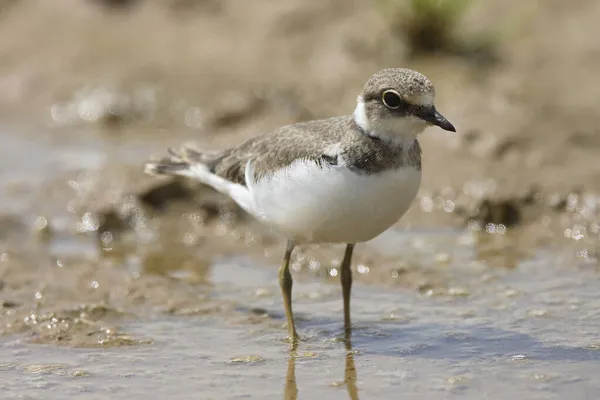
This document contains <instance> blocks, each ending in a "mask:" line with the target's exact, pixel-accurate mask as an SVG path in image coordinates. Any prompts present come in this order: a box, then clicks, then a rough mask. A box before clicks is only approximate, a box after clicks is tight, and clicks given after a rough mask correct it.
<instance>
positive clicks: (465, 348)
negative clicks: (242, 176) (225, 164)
mask: <svg viewBox="0 0 600 400" xmlns="http://www.w3.org/2000/svg"><path fill="white" fill-rule="evenodd" d="M599 20H600V2H598V1H594V0H573V1H568V2H567V1H563V0H544V1H541V0H531V1H527V2H521V1H516V0H502V1H500V0H372V1H368V0H320V1H317V0H312V1H305V0H279V1H274V0H254V1H240V0H196V1H194V0H163V1H157V0H87V1H84V0H78V1H75V0H60V1H53V2H50V1H43V0H1V1H0V138H1V142H0V304H1V305H2V308H1V309H0V311H1V314H0V315H1V316H0V332H1V333H2V334H3V336H2V339H0V340H3V342H4V344H5V346H4V347H3V348H4V350H1V351H0V358H2V360H4V361H5V362H6V363H5V364H2V363H0V369H2V370H3V371H6V376H7V377H12V378H13V379H12V380H9V379H8V378H7V380H6V381H0V388H2V389H4V390H5V392H6V393H9V397H6V398H12V397H10V396H11V395H14V396H15V398H16V396H22V395H23V394H24V393H25V394H28V395H30V396H32V397H27V398H39V397H35V396H40V395H42V394H44V393H46V392H45V390H46V389H47V388H48V387H49V386H52V387H54V388H55V393H56V394H55V396H57V397H56V398H64V395H68V394H76V393H81V392H86V393H90V394H92V395H98V396H100V397H98V398H106V397H104V396H110V397H109V398H120V397H119V396H127V397H129V398H131V396H134V397H135V396H136V395H139V396H142V395H144V394H145V393H154V394H155V395H157V393H162V394H163V395H169V396H171V398H173V396H175V398H178V397H176V395H180V396H181V398H189V395H190V393H198V392H199V391H201V390H205V389H206V388H207V387H208V386H207V385H208V384H209V383H210V382H212V386H210V385H209V386H210V387H211V388H212V389H211V392H208V393H210V395H211V396H213V397H214V398H238V397H235V396H238V395H240V396H241V394H242V393H253V394H255V395H256V396H257V397H261V398H271V397H270V396H273V397H281V396H280V393H282V390H283V387H284V383H285V379H286V374H287V376H288V377H289V374H290V369H289V365H288V364H286V363H287V362H288V359H287V353H285V352H283V349H284V348H285V346H284V345H283V342H282V338H283V337H284V336H285V328H283V324H284V322H285V318H284V316H283V308H282V304H281V299H280V295H279V288H278V286H277V279H276V270H277V265H278V263H279V260H280V257H281V253H282V251H283V241H282V239H281V238H279V237H278V236H276V235H275V234H273V233H271V232H268V231H267V230H266V229H265V228H263V227H261V226H259V225H258V224H257V223H255V222H254V221H253V220H252V219H251V218H250V217H248V216H247V215H245V214H244V213H243V212H242V211H241V210H240V209H238V208H237V207H236V206H235V204H233V203H232V202H231V201H229V200H228V199H226V198H224V197H223V196H220V195H218V194H216V193H215V192H214V191H212V190H210V189H208V188H206V187H202V186H200V185H197V184H195V183H193V182H187V181H179V180H171V179H166V178H165V179H157V178H152V177H148V176H145V175H143V173H142V166H143V163H144V161H146V160H147V159H148V158H150V157H152V156H154V155H161V154H163V153H164V151H165V149H166V148H167V147H168V146H176V145H178V144H180V143H181V142H190V141H191V142H194V143H196V144H197V145H198V146H201V147H206V148H214V149H221V148H225V147H227V146H232V145H235V144H237V143H239V142H240V141H242V140H245V139H247V138H250V137H252V136H254V135H258V134H261V133H264V132H266V131H269V130H272V129H274V128H276V127H279V126H281V125H285V124H290V123H294V122H299V121H304V120H308V119H316V118H322V117H329V116H333V115H342V114H350V113H351V112H352V111H353V109H354V106H355V101H356V96H357V95H358V93H359V92H360V90H361V89H362V86H363V84H364V82H365V81H366V79H367V78H368V77H369V76H370V75H371V74H372V73H374V72H375V71H377V70H379V69H381V68H385V67H407V68H412V69H416V70H418V71H420V72H422V73H423V74H425V75H426V76H428V77H429V78H430V79H431V80H432V81H433V82H434V84H435V87H436V104H437V107H438V109H439V110H440V111H441V112H442V113H443V114H444V115H445V116H446V117H447V118H448V119H449V120H450V121H451V122H452V123H453V124H454V125H455V126H456V128H457V130H458V132H457V133H455V134H447V133H445V132H441V131H440V130H436V129H430V130H427V131H426V132H425V133H424V134H423V135H422V138H421V143H422V146H423V150H424V167H423V173H424V177H423V184H422V188H421V191H420V193H419V195H418V198H417V200H416V201H415V203H414V205H413V207H412V208H411V210H410V211H409V213H408V214H407V215H406V217H405V218H404V219H403V220H402V221H400V223H399V224H398V226H397V227H394V228H393V229H392V230H391V231H390V232H387V233H386V234H384V235H382V237H380V238H378V239H376V240H374V241H373V242H371V243H367V244H364V245H361V246H359V249H358V251H357V252H356V263H355V266H354V270H355V271H356V273H355V276H356V278H355V282H357V284H358V286H357V288H355V289H354V291H355V292H354V293H353V302H354V303H353V304H354V305H353V313H355V317H354V318H355V321H356V332H355V346H359V347H360V348H361V349H360V351H361V352H362V353H360V352H359V353H358V354H359V355H358V356H356V360H355V362H356V364H357V365H356V368H357V370H358V382H359V388H362V389H361V390H362V391H363V392H366V393H368V394H366V396H367V397H371V398H372V397H377V396H379V398H390V397H387V396H388V395H389V396H391V393H396V392H395V391H396V390H397V387H395V386H394V385H395V384H402V385H404V386H403V388H404V389H405V390H406V392H405V393H406V395H407V398H411V397H410V394H411V393H412V394H414V395H415V396H417V395H419V396H421V397H420V398H423V397H422V396H423V395H425V396H427V395H430V396H434V395H439V393H449V394H451V395H453V394H457V393H458V394H460V395H461V396H465V397H467V398H482V397H481V395H482V393H484V392H485V393H486V395H487V396H488V398H495V397H494V395H496V393H502V394H503V396H504V397H502V398H506V396H508V395H511V394H514V395H524V396H525V397H527V398H533V397H531V396H532V395H533V393H538V392H543V393H546V394H547V395H548V397H544V398H554V397H552V396H558V397H557V398H562V397H561V396H563V395H565V394H566V393H568V394H569V395H570V396H571V397H573V396H574V398H588V397H586V396H588V395H592V394H594V393H598V392H597V391H596V390H600V389H599V388H600V381H599V379H600V378H598V377H597V376H596V375H597V374H594V373H593V370H594V368H595V369H596V370H597V366H598V361H600V354H599V353H598V352H597V349H598V348H599V347H600V341H598V338H597V326H598V324H600V315H599V314H598V312H597V310H598V309H599V308H600V307H599V306H600V296H599V295H598V284H597V283H596V281H597V278H598V271H599V270H598V261H597V256H598V249H599V246H598V240H599V238H600V219H599V218H598V217H599V214H600V209H599V207H600V197H599V193H600V162H598V158H597V157H598V150H599V149H600V132H599V129H600V128H599V127H600V113H599V110H600V35H598V34H597V33H598V28H597V25H598V21H599ZM341 255H342V251H341V248H339V246H337V247H336V246H312V247H302V248H301V249H300V250H299V251H298V252H297V254H296V255H295V257H294V260H293V268H294V276H295V279H296V282H297V284H296V285H295V287H294V291H295V292H294V293H295V303H294V304H295V307H297V310H299V311H298V312H299V314H298V315H299V318H300V323H299V330H300V332H304V334H305V335H307V337H308V343H307V344H306V345H305V346H307V347H306V348H305V352H304V353H302V354H303V355H302V356H301V357H300V358H299V359H301V360H302V362H303V363H304V364H303V366H302V368H301V367H300V366H298V367H296V373H297V374H298V375H299V378H298V380H299V382H298V384H299V386H301V385H300V380H302V379H301V377H304V384H305V386H304V387H303V388H302V387H300V389H299V393H300V398H302V396H301V395H302V394H304V395H305V396H307V397H305V398H311V396H312V398H315V396H325V395H327V396H330V397H331V396H333V397H335V396H340V398H343V397H344V396H345V392H344V391H343V390H340V389H337V387H338V386H341V387H343V386H344V385H343V383H344V379H342V381H341V382H342V383H339V382H338V383H339V384H331V382H332V381H335V382H337V381H339V378H340V377H341V376H342V375H343V370H344V368H343V360H344V358H343V356H342V353H343V348H342V347H343V346H339V344H336V342H335V341H334V340H332V338H336V337H339V336H340V335H341V333H342V328H341V322H342V314H341V296H340V290H339V286H338V278H337V270H336V267H337V266H338V265H339V262H340V258H341ZM355 296H356V299H357V300H355ZM296 302H297V303H298V305H297V306H296ZM355 305H356V307H355ZM301 335H302V333H301ZM209 339H210V340H211V342H210V343H211V346H202V344H206V343H207V340H209ZM40 344H46V345H48V346H40ZM64 346H66V347H64ZM67 348H68V349H73V348H76V349H78V350H77V351H74V350H65V349H67ZM95 348H103V349H104V350H105V352H103V353H98V352H97V350H94V349H95ZM119 349H125V350H119ZM99 354H102V356H99ZM361 357H362V358H361ZM527 359H529V360H530V361H529V362H528V363H527V362H525V363H519V361H522V360H527ZM290 360H291V359H290ZM361 360H362V361H361ZM507 360H508V361H507ZM536 360H537V361H536ZM564 360H569V361H570V362H569V363H567V364H568V366H566V365H565V364H564V363H563V362H562V361H564ZM4 361H2V362H4ZM507 362H509V363H510V362H512V364H511V366H507ZM478 363H479V364H478ZM482 363H483V364H482ZM515 363H516V364H515ZM256 364H258V365H259V366H257V367H256V369H252V368H255V367H254V365H256ZM475 364H476V365H479V367H473V365H475ZM286 365H288V369H286ZM481 365H485V368H484V370H481V367H480V366H481ZM594 365H595V366H594ZM332 369H334V370H336V369H339V374H338V375H339V376H337V375H335V374H333V375H331V376H329V375H330V372H331V370H332ZM209 371H210V372H209ZM286 371H287V372H286ZM3 374H5V372H3ZM11 374H12V375H11ZM231 374H233V375H235V376H237V378H236V379H238V381H239V382H242V383H241V384H239V385H238V386H235V387H233V386H231V381H230V379H231V378H230V377H231V376H232V375H231ZM236 374H237V375H236ZM257 374H262V375H261V376H262V377H263V379H264V382H263V383H264V384H260V385H257V384H256V382H255V381H254V380H253V379H254V378H255V377H256V376H257ZM302 374H304V375H302ZM159 375H160V376H161V377H162V380H157V379H155V378H156V377H157V376H159ZM498 376H503V377H504V379H506V381H502V380H498ZM125 378H126V379H128V382H129V383H128V384H127V385H126V386H124V384H123V382H122V380H123V379H125ZM309 378H310V379H309ZM3 380H4V379H3ZM345 381H346V383H347V381H348V379H346V380H345ZM507 382H510V385H509V386H507ZM174 386H176V387H177V390H175V389H174ZM498 387H500V388H502V391H500V392H496V391H495V390H494V388H498ZM274 394H275V395H274ZM577 396H582V397H577ZM43 397H44V398H51V397H47V395H44V396H43ZM594 397H595V396H594ZM19 398H23V397H19ZM589 398H592V397H589Z"/></svg>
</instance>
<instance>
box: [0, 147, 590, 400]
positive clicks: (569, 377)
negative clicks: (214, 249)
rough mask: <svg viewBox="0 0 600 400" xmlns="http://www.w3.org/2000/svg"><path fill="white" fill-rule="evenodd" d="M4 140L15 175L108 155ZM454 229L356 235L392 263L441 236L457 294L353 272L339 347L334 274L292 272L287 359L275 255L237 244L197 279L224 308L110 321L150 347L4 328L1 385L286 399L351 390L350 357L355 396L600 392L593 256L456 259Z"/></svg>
mask: <svg viewBox="0 0 600 400" xmlns="http://www.w3.org/2000/svg"><path fill="white" fill-rule="evenodd" d="M4 139H5V138H4V137H3V148H2V152H1V154H0V155H2V157H0V159H1V160H2V161H1V163H0V172H1V175H0V177H1V180H2V182H4V183H6V182H8V183H11V182H16V181H18V182H20V184H24V186H25V187H29V188H33V187H35V185H37V184H38V183H39V181H41V180H43V179H45V178H47V177H48V176H49V175H52V174H54V173H57V171H61V170H69V169H79V168H96V167H98V166H99V165H102V163H103V162H104V161H103V160H104V157H105V156H104V154H105V153H106V152H108V151H112V150H113V149H115V148H116V147H118V146H116V145H110V146H109V147H108V148H103V147H102V146H104V145H105V144H102V143H103V142H99V143H100V144H101V145H100V147H98V146H96V147H94V150H90V151H89V154H87V153H85V152H82V148H90V146H89V142H88V145H87V147H86V146H84V145H83V143H77V142H76V141H75V142H73V141H65V143H61V144H60V146H59V147H57V146H56V144H51V143H48V142H46V143H45V142H44V141H43V140H42V141H40V140H37V139H36V140H32V139H30V138H19V139H18V140H17V139H16V138H14V137H13V138H12V139H10V137H7V138H6V139H7V140H6V141H4ZM67 142H68V143H67ZM23 146H28V149H29V151H30V152H31V154H32V157H31V158H30V159H29V160H23V156H22V154H23V153H22V152H21V150H22V148H23ZM111 146H112V147H111ZM50 150H51V152H50ZM119 151H124V152H126V151H127V149H121V150H119ZM138 151H139V149H138V150H136V152H138ZM136 152H133V151H132V154H138V156H137V157H138V158H139V160H140V161H141V160H142V159H143V157H142V155H141V154H142V152H141V151H139V153H136ZM134 158H135V157H134ZM16 166H18V168H17V167H16ZM33 192H34V190H33V189H31V190H23V191H22V192H20V193H21V194H17V195H10V196H4V195H3V196H2V197H0V201H2V204H3V205H4V206H5V210H8V211H11V212H16V213H24V212H26V211H27V206H28V201H29V197H28V196H29V195H31V193H33ZM458 235H460V233H456V232H442V231H440V232H418V231H409V232H408V233H406V232H404V233H396V232H390V233H387V234H385V235H384V236H382V237H381V238H378V239H377V240H375V241H374V242H373V243H371V244H369V246H373V248H376V249H378V250H379V251H380V252H382V253H386V254H387V256H388V257H389V256H390V255H392V256H394V255H397V256H398V258H399V259H400V258H401V257H402V256H403V254H406V253H408V252H409V251H413V253H414V246H413V247H412V248H413V250H410V248H411V246H410V243H413V244H414V242H415V240H416V241H417V242H418V241H419V240H422V241H423V242H427V243H435V242H436V241H440V242H441V243H443V242H447V244H446V245H444V244H440V245H439V246H440V248H441V249H442V250H444V251H447V252H452V255H453V262H452V263H450V265H449V266H447V267H446V268H447V269H448V273H449V274H450V275H451V276H453V277H454V281H455V282H454V283H456V284H457V285H458V286H460V287H462V288H463V289H462V290H464V292H463V291H460V290H458V291H455V292H454V293H449V294H444V295H439V296H438V295H435V293H433V294H432V293H428V292H427V291H416V290H412V289H409V288H406V287H394V286H393V285H373V284H371V285H366V284H364V283H361V278H360V275H359V274H358V275H357V278H356V284H355V285H354V287H353V293H352V317H353V325H354V330H353V335H352V346H353V347H352V352H351V353H350V354H351V355H352V357H351V358H348V357H347V354H348V353H347V350H346V348H345V346H344V342H343V340H342V338H343V330H342V302H341V293H340V289H339V287H338V285H335V284H331V283H325V282H323V280H321V279H318V278H316V277H312V278H311V277H310V276H307V275H306V274H305V275H303V278H302V279H301V280H300V281H298V282H297V283H296V284H295V286H294V309H295V312H296V315H297V318H298V330H299V333H300V335H301V337H302V338H303V340H302V342H301V343H300V345H299V348H298V350H297V353H296V355H297V357H293V358H291V359H290V354H291V353H290V350H289V346H288V344H287V343H286V342H285V341H284V340H283V338H284V335H285V332H286V330H285V328H284V327H283V326H282V325H283V322H284V320H285V318H284V316H283V310H282V305H281V298H280V296H279V288H278V286H277V283H276V282H277V269H276V265H259V264H257V263H255V262H252V261H249V260H248V259H246V258H244V254H243V250H240V254H239V256H238V257H233V258H232V257H229V258H224V259H222V260H218V261H216V262H215V264H214V265H213V266H212V268H211V275H210V278H209V281H210V282H209V283H210V285H211V286H210V296H211V297H212V298H214V299H216V300H218V301H223V302H232V303H233V304H235V305H236V310H237V313H235V315H231V314H230V313H228V314H223V315H219V314H218V313H211V314H208V315H204V316H202V315H201V316H189V317H168V316H164V315H161V314H158V313H157V314H156V315H151V316H147V317H138V318H128V319H125V320H124V321H123V323H122V327H123V329H124V330H125V331H127V332H128V333H131V334H133V335H136V336H139V337H144V338H149V339H151V340H152V343H150V344H144V345H139V346H132V347H122V348H108V349H103V350H99V349H72V348H65V347H57V346H53V345H34V344H29V343H28V342H26V341H25V340H24V338H23V337H20V336H10V337H3V338H2V339H0V341H1V343H2V347H0V371H1V374H0V392H1V393H2V396H1V397H2V399H50V400H52V399H65V398H81V399H142V398H144V399H154V398H156V399H159V398H168V399H190V398H195V399H244V398H257V399H271V398H273V399H275V398H293V396H292V395H293V393H295V390H294V387H295V388H296V389H297V397H298V398H299V399H325V398H326V399H344V398H353V397H354V396H355V392H354V389H353V383H352V382H353V378H352V377H351V376H350V378H351V379H346V381H347V382H344V381H345V374H346V372H345V371H346V370H347V369H348V367H349V366H350V367H351V366H352V364H349V363H352V362H353V363H354V366H355V368H356V387H357V396H358V398H362V399H413V398H414V399H423V398H427V399H438V398H465V399H506V398H511V397H513V398H524V399H525V398H526V399H564V398H570V399H595V398H598V396H599V395H600V374H599V373H598V371H600V337H599V333H598V327H600V296H599V295H598V284H597V279H598V271H597V270H596V269H595V267H593V266H591V265H589V264H582V265H565V263H564V261H562V260H561V258H559V257H556V255H554V254H551V253H548V252H539V253H538V254H537V255H536V257H535V258H533V259H532V260H528V261H523V262H521V263H520V264H519V265H518V267H517V268H516V269H497V268H495V269H493V268H489V267H485V266H482V265H479V264H478V265H474V264H471V263H469V261H472V259H473V257H474V255H473V249H472V246H462V247H456V246H454V245H453V243H455V242H456V238H457V236H458ZM392 244H393V245H392ZM63 245H64V246H67V247H68V243H67V244H64V243H63ZM73 249H75V250H73ZM87 250H89V249H87ZM87 250H86V249H84V248H81V251H87ZM69 251H71V252H72V251H77V247H69ZM420 254H422V263H423V264H424V265H429V263H430V262H432V261H431V260H432V259H433V254H429V253H428V252H427V249H426V248H423V249H422V251H421V253H420ZM259 293H260V294H259ZM257 313H258V314H260V313H266V315H268V317H265V318H264V319H263V320H258V321H257V322H254V323H249V322H247V318H245V317H240V316H248V315H253V314H257ZM350 370H352V368H350ZM286 387H287V390H286ZM286 393H287V394H286ZM286 396H287V397H286Z"/></svg>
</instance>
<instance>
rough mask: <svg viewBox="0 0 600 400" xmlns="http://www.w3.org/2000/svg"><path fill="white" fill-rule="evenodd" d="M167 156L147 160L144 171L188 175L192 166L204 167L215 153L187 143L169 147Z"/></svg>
mask: <svg viewBox="0 0 600 400" xmlns="http://www.w3.org/2000/svg"><path fill="white" fill-rule="evenodd" d="M168 153H169V156H168V157H163V158H160V159H158V160H155V161H149V162H147V163H146V164H145V166H144V172H145V173H147V174H149V175H189V173H190V170H191V169H193V168H199V167H200V168H202V167H205V164H206V163H208V162H211V161H212V160H213V159H214V158H215V156H216V155H217V153H215V154H213V153H207V152H202V151H200V150H197V149H195V148H193V147H191V146H189V145H184V146H182V147H180V148H177V149H176V148H173V147H171V148H169V149H168Z"/></svg>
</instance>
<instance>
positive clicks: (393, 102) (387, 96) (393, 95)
mask: <svg viewBox="0 0 600 400" xmlns="http://www.w3.org/2000/svg"><path fill="white" fill-rule="evenodd" d="M381 101H382V102H383V104H384V105H385V106H386V107H387V108H391V109H392V110H395V109H397V108H400V106H401V105H402V103H403V101H402V99H401V98H400V94H398V92H396V91H395V90H386V91H385V92H383V95H382V96H381Z"/></svg>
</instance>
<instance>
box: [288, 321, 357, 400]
mask: <svg viewBox="0 0 600 400" xmlns="http://www.w3.org/2000/svg"><path fill="white" fill-rule="evenodd" d="M344 346H345V348H346V357H345V361H346V367H345V371H344V384H345V385H346V390H347V391H348V396H349V398H350V399H351V400H358V389H357V388H356V366H355V365H354V350H352V340H351V330H350V329H346V333H345V335H344ZM297 356H298V342H297V341H294V342H293V343H292V345H291V347H290V358H289V359H288V365H287V376H286V380H285V388H284V392H283V398H284V400H296V399H297V397H298V386H297V385H296V357H297Z"/></svg>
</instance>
